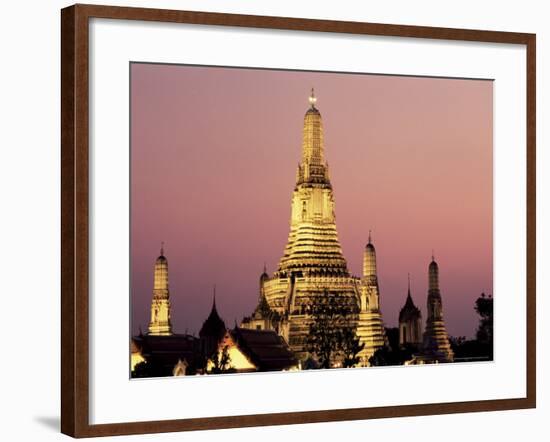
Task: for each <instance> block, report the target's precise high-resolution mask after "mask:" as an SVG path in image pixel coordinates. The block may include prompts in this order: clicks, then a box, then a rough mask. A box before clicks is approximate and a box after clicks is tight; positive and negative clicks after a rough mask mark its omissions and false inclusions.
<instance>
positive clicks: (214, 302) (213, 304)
mask: <svg viewBox="0 0 550 442" xmlns="http://www.w3.org/2000/svg"><path fill="white" fill-rule="evenodd" d="M212 310H216V284H214V296H213V299H212Z"/></svg>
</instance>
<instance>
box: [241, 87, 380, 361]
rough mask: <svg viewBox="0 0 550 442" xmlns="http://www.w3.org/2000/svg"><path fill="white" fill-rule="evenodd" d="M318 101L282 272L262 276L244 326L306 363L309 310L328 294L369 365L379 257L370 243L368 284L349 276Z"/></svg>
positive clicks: (307, 122) (306, 136) (305, 141)
mask: <svg viewBox="0 0 550 442" xmlns="http://www.w3.org/2000/svg"><path fill="white" fill-rule="evenodd" d="M316 101H317V99H316V97H315V95H314V93H313V90H312V92H311V96H310V97H309V104H310V106H309V109H308V110H307V112H306V114H305V117H304V126H303V138H302V158H301V161H300V163H299V165H298V169H297V171H296V183H295V186H294V191H293V193H292V202H291V215H290V233H289V236H288V242H287V245H286V247H285V249H284V254H283V257H282V258H281V260H280V262H279V265H278V268H277V270H276V271H275V272H274V273H273V275H272V276H271V277H270V276H268V275H267V274H266V275H262V278H261V279H260V299H259V304H258V307H257V308H256V310H255V312H254V313H253V315H252V316H251V317H249V318H247V319H246V320H245V321H243V324H242V326H243V327H246V328H262V329H263V328H264V327H265V326H269V328H271V329H273V330H277V332H278V333H279V334H280V335H281V336H283V337H284V338H285V340H286V342H288V344H289V346H290V348H291V349H292V351H293V352H294V353H295V354H296V355H297V357H298V358H300V359H305V358H306V357H307V356H308V353H307V350H306V338H307V336H308V333H309V326H310V323H311V320H312V319H311V316H310V315H309V314H308V311H309V308H310V307H311V306H312V305H314V304H317V303H322V302H323V301H324V300H325V298H326V294H327V293H329V294H330V295H331V296H334V297H336V299H337V300H338V303H339V305H341V306H342V307H344V308H346V309H347V310H349V311H351V312H352V318H351V320H352V321H353V322H354V324H355V325H356V327H357V334H358V336H359V337H360V339H361V342H362V343H364V344H365V347H364V348H363V351H362V353H361V355H360V356H361V365H367V364H368V358H369V357H370V356H371V355H372V354H373V353H374V352H375V351H376V350H377V349H378V348H380V347H381V346H383V345H384V328H383V324H382V316H381V313H380V308H379V305H380V303H379V296H380V293H379V287H378V280H377V276H376V254H375V251H374V246H373V245H372V243H371V241H370V240H369V243H368V244H367V247H366V249H365V255H364V271H363V278H359V277H357V276H353V275H351V274H350V272H349V270H348V267H347V262H346V259H345V258H344V256H343V254H342V249H341V246H340V242H339V239H338V233H337V230H336V216H335V205H334V194H333V189H332V184H331V182H330V178H329V169H328V164H327V162H326V160H325V148H324V137H323V123H322V119H321V113H320V112H319V110H318V109H317V107H316ZM264 273H265V272H264ZM264 312H265V313H264ZM275 314H276V315H275ZM266 315H268V316H266ZM268 320H269V321H271V322H272V324H271V325H270V324H269V321H268Z"/></svg>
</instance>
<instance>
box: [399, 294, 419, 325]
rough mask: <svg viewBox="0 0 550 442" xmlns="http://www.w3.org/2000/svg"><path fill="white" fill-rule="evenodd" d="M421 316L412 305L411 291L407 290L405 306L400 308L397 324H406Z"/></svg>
mask: <svg viewBox="0 0 550 442" xmlns="http://www.w3.org/2000/svg"><path fill="white" fill-rule="evenodd" d="M421 316H422V314H421V313H420V310H419V309H418V307H417V306H416V305H414V302H413V299H412V296H411V290H410V289H409V291H408V293H407V300H406V301H405V305H404V306H403V307H402V308H401V310H400V312H399V322H406V321H410V320H413V319H419V318H420V317H421Z"/></svg>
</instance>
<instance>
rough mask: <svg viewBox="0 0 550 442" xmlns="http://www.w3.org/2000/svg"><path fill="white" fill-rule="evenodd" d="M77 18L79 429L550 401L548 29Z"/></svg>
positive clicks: (72, 344)
mask: <svg viewBox="0 0 550 442" xmlns="http://www.w3.org/2000/svg"><path fill="white" fill-rule="evenodd" d="M61 17H62V20H61V21H62V42H61V48H62V97H61V98H62V158H61V165H62V195H61V197H62V306H61V308H62V339H61V345H62V405H61V408H62V410H61V414H62V421H61V423H62V432H63V433H66V434H69V435H71V436H74V437H89V436H104V435H116V434H136V433H147V432H165V431H183V430H198V429H214V428H231V427H244V426H260V425H279V424H293V423H308V422H323V421H337V420H353V419H370V418H381V417H396V416H415V415H427V414H442V413H457V412H461V413H462V412H470V411H471V412H474V411H489V410H506V409H517V408H530V407H535V403H536V402H535V386H536V372H535V366H536V364H535V362H536V360H535V340H536V337H535V329H536V322H535V321H536V315H535V235H536V232H535V36H534V35H533V34H520V33H508V32H495V31H478V30H463V29H444V28H428V27H416V26H397V25H387V24H372V23H357V22H336V21H327V20H310V19H297V18H282V17H261V16H244V15H232V14H219V13H207V12H185V11H168V10H157V9H140V8H122V7H110V6H88V5H75V6H71V7H69V8H66V9H63V10H62V13H61ZM216 397H217V398H219V399H220V400H213V398H216ZM159 398H162V400H159ZM184 398H188V399H190V398H191V399H190V400H184ZM147 404H155V405H154V406H148V405H147Z"/></svg>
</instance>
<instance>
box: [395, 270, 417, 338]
mask: <svg viewBox="0 0 550 442" xmlns="http://www.w3.org/2000/svg"><path fill="white" fill-rule="evenodd" d="M408 280H409V281H408V290H407V300H406V301H405V305H404V306H403V308H402V309H401V311H400V312H399V345H400V346H401V347H405V346H407V345H411V346H414V347H416V348H420V346H421V345H422V314H421V313H420V310H419V309H418V307H417V306H416V305H414V302H413V299H412V296H411V278H410V276H409V278H408Z"/></svg>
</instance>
